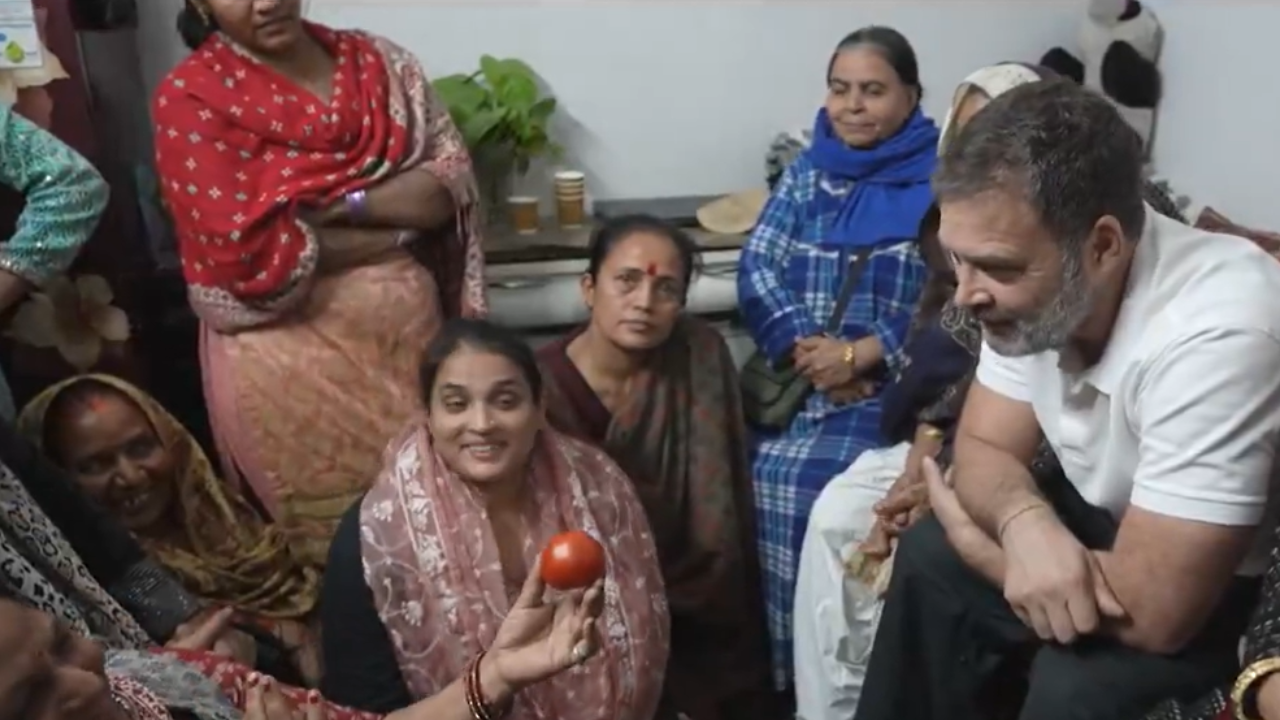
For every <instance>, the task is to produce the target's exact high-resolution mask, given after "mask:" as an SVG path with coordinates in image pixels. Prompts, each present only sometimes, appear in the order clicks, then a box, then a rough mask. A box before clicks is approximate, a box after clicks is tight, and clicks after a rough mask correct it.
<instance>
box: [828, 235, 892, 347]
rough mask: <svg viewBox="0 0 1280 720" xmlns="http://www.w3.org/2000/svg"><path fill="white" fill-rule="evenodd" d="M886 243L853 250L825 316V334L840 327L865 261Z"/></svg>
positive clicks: (829, 333)
mask: <svg viewBox="0 0 1280 720" xmlns="http://www.w3.org/2000/svg"><path fill="white" fill-rule="evenodd" d="M890 242H894V243H897V242H902V240H900V239H895V240H892V241H890ZM887 244H888V243H884V242H881V243H875V244H872V245H865V246H863V247H860V248H857V249H856V250H854V251H853V255H851V256H850V257H849V271H848V272H847V273H845V276H844V282H843V283H841V284H840V294H839V295H837V296H836V306H835V309H834V310H832V311H831V317H829V318H827V326H826V327H825V328H823V332H824V333H825V334H827V335H833V334H835V332H836V331H837V330H839V329H840V323H841V322H842V321H843V320H844V311H845V310H847V309H849V301H850V300H852V299H853V291H855V290H857V289H858V282H859V281H860V280H862V274H863V273H864V272H866V270H867V261H868V260H870V259H871V256H872V254H874V253H875V251H876V250H877V249H878V248H880V247H881V246H883V245H887Z"/></svg>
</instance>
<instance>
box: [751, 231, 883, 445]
mask: <svg viewBox="0 0 1280 720" xmlns="http://www.w3.org/2000/svg"><path fill="white" fill-rule="evenodd" d="M875 248H876V246H875V245H871V246H867V247H863V248H858V249H857V250H855V251H854V252H853V256H852V257H850V258H849V271H848V272H847V273H846V274H845V277H844V282H843V283H841V285H840V294H839V295H837V296H836V306H835V308H834V309H833V310H832V311H831V317H829V318H827V326H826V328H825V329H824V331H823V332H824V333H825V334H827V335H833V334H835V333H836V332H838V331H839V330H840V323H841V322H843V321H844V313H845V310H846V309H848V307H849V300H850V299H852V298H853V292H854V291H855V290H857V289H858V281H859V280H861V279H862V273H863V272H865V271H866V269H867V260H868V259H870V257H871V253H873V252H874V251H875ZM741 377H742V380H741V383H742V411H743V414H744V415H746V418H747V423H748V424H750V425H751V426H752V427H755V428H759V429H762V430H785V429H786V428H787V426H788V425H790V424H791V421H792V420H793V419H794V418H795V416H796V415H798V414H799V413H800V411H801V410H802V409H804V404H805V401H806V400H808V399H809V394H810V393H812V392H813V384H812V383H810V382H809V380H808V378H806V377H805V376H803V375H801V374H800V373H799V372H797V371H796V369H795V367H794V366H793V365H792V363H791V358H790V357H787V358H786V359H785V360H784V362H783V363H782V364H781V366H775V365H774V364H773V363H772V362H770V361H769V357H768V356H767V355H765V354H764V352H762V351H760V350H756V351H755V353H753V354H752V355H751V358H750V359H748V360H747V364H746V365H744V366H743V368H742V373H741Z"/></svg>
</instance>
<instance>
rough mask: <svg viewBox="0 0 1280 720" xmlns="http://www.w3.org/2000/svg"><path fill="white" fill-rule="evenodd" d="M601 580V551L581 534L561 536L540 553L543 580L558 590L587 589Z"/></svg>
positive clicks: (601, 548) (602, 563)
mask: <svg viewBox="0 0 1280 720" xmlns="http://www.w3.org/2000/svg"><path fill="white" fill-rule="evenodd" d="M602 577H604V548H603V547H601V546H600V543H598V542H596V539H595V538H593V537H591V536H590V535H588V534H586V533H584V532H582V531H581V530H570V531H569V532H562V533H560V534H559V535H556V536H555V537H553V538H551V540H550V541H549V542H548V543H547V547H546V549H544V550H543V551H542V580H543V582H545V583H546V584H548V585H550V586H551V587H553V588H555V589H557V590H573V589H575V588H585V587H590V586H591V584H592V583H594V582H595V581H597V580H599V579H600V578H602Z"/></svg>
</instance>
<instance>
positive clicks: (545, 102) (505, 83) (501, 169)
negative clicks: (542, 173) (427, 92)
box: [433, 55, 561, 220]
mask: <svg viewBox="0 0 1280 720" xmlns="http://www.w3.org/2000/svg"><path fill="white" fill-rule="evenodd" d="M433 86H434V87H435V91H436V94H437V95H439V97H440V99H441V100H442V101H443V102H444V103H445V105H446V106H447V107H448V108H449V114H450V115H452V116H453V122H454V124H455V125H457V126H458V130H459V131H460V132H461V133H462V137H463V140H464V141H465V142H466V144H467V148H468V150H470V151H471V158H472V161H473V162H474V163H475V166H476V175H477V177H478V180H479V182H480V191H481V195H482V198H481V201H482V202H483V203H485V204H486V205H487V206H488V210H487V213H488V216H489V218H490V220H493V219H496V217H497V216H499V215H500V214H501V212H502V210H503V203H504V201H505V200H506V198H507V195H508V194H509V192H510V190H511V187H512V183H513V181H514V180H515V178H516V177H522V176H524V174H525V173H527V172H528V171H529V166H530V164H531V163H532V162H533V161H534V160H535V159H537V158H539V157H542V156H549V157H558V156H559V155H560V152H561V148H560V146H559V145H557V144H556V143H555V142H552V140H551V136H550V134H549V132H548V125H549V123H550V120H551V115H552V114H553V113H555V110H556V99H555V98H554V97H544V96H542V93H541V92H540V91H539V89H538V82H537V75H536V74H535V73H534V72H533V69H532V68H530V67H529V66H528V65H527V64H526V63H525V62H524V61H522V60H517V59H515V58H506V59H499V58H495V57H493V56H492V55H485V56H483V57H481V58H480V69H479V70H477V71H475V72H473V73H471V74H469V75H463V74H457V75H447V76H445V77H441V78H439V79H437V80H436V81H435V82H434V83H433Z"/></svg>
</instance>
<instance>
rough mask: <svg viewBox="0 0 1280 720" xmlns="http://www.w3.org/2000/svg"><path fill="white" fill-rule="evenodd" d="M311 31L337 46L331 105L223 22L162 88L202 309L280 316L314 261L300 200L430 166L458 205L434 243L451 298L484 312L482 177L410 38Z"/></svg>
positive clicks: (301, 290)
mask: <svg viewBox="0 0 1280 720" xmlns="http://www.w3.org/2000/svg"><path fill="white" fill-rule="evenodd" d="M307 30H308V32H310V33H311V35H312V36H313V37H315V38H316V39H317V40H318V41H319V42H320V43H321V44H322V45H323V46H324V47H325V49H326V50H327V51H328V52H329V53H330V54H331V55H332V56H333V57H334V59H335V63H336V69H335V72H334V76H333V89H332V97H331V100H330V101H329V102H328V103H327V104H326V103H324V102H322V101H321V100H320V99H319V98H317V97H315V96H314V95H312V94H310V93H308V92H307V91H305V90H303V89H302V88H300V87H298V86H296V85H295V84H293V83H291V82H290V81H289V80H287V79H286V78H285V77H284V76H282V75H280V74H279V73H277V72H276V71H275V70H273V69H271V68H270V67H268V66H266V65H264V64H263V63H261V62H259V61H258V60H256V59H255V58H253V57H252V56H250V55H249V54H248V53H247V52H245V51H243V50H241V49H240V48H238V47H236V46H235V45H234V44H233V43H232V42H231V41H230V40H228V39H227V38H225V37H224V36H222V35H220V34H219V35H216V36H215V37H214V38H212V39H210V40H209V41H208V42H206V43H205V44H204V45H203V46H201V47H200V48H199V49H198V50H196V51H195V52H193V53H192V54H191V56H190V57H188V58H187V59H186V60H184V61H183V62H182V63H181V64H180V65H179V66H178V67H177V68H175V69H174V70H173V71H172V72H171V73H170V74H169V75H168V77H166V78H165V80H164V82H163V83H162V84H161V86H160V88H159V90H158V91H157V93H156V99H155V105H154V117H155V121H156V165H157V168H158V170H159V173H160V177H161V191H162V195H163V197H164V200H165V203H166V205H167V206H168V208H169V211H170V214H171V215H172V218H173V223H174V228H175V230H176V233H177V236H178V243H179V249H180V251H181V254H182V260H183V271H184V274H185V276H186V279H187V283H188V285H189V286H190V293H191V299H192V303H193V305H194V306H195V308H196V311H197V312H198V313H199V314H200V316H201V318H202V319H203V320H205V322H207V323H209V324H210V325H212V326H213V327H214V328H216V329H219V330H226V331H232V330H238V329H243V328H246V327H253V326H256V325H261V324H264V323H267V322H270V321H272V320H274V319H276V318H277V317H279V315H280V314H281V313H282V312H284V311H286V310H288V309H290V308H292V307H293V306H294V305H296V303H297V302H298V301H299V300H301V299H302V298H303V297H305V296H306V292H307V289H308V288H309V286H310V280H311V279H312V277H313V276H314V273H315V270H316V261H317V257H318V254H319V248H318V246H317V238H316V234H315V233H314V232H313V231H312V229H311V228H310V227H309V226H307V225H306V224H305V223H303V222H302V221H301V220H300V219H299V216H298V210H299V208H300V207H301V206H302V205H303V204H327V203H331V202H334V201H335V200H337V199H338V198H340V197H342V195H344V194H346V193H348V192H351V191H354V190H358V189H362V188H366V187H369V186H371V185H374V184H377V183H378V182H380V181H382V180H384V179H386V178H387V177H390V176H391V175H394V174H396V173H399V172H403V171H406V170H410V169H413V168H419V167H420V168H423V169H425V170H427V171H428V172H431V173H432V174H433V175H435V176H436V177H437V178H439V179H440V181H441V182H442V183H444V185H445V186H446V187H447V188H448V189H449V191H450V192H451V193H452V195H453V198H454V201H455V203H456V205H457V207H458V223H457V232H456V236H454V237H451V238H450V239H449V240H448V241H447V242H443V243H439V244H436V245H433V246H431V247H429V248H427V250H428V252H429V253H432V257H431V261H430V264H431V265H432V267H431V269H432V270H433V272H434V274H435V275H436V282H437V284H439V285H440V288H441V295H442V300H443V304H444V307H445V311H446V312H447V313H449V314H457V315H464V316H481V315H484V314H485V311H486V302H485V297H484V282H483V277H482V275H483V263H484V258H483V252H482V249H481V247H480V240H479V237H478V235H477V218H476V212H475V205H476V202H475V201H476V190H475V179H474V176H473V174H472V168H471V160H470V158H469V156H468V155H467V151H466V148H465V146H464V145H463V143H462V140H461V137H460V136H459V134H458V132H457V129H456V128H455V127H454V126H453V123H452V120H451V119H450V118H449V113H448V109H447V108H445V107H444V106H443V104H442V103H440V102H439V101H438V100H437V98H436V97H435V95H434V93H433V92H432V91H431V87H430V84H429V83H428V82H427V79H426V75H425V73H424V72H423V71H422V69H421V67H420V66H419V65H418V63H417V61H416V59H414V57H413V56H412V55H410V54H409V53H408V52H406V51H405V50H403V49H402V48H399V47H397V46H395V45H394V44H392V43H390V42H389V41H387V40H384V39H382V38H378V37H376V36H373V35H369V34H367V33H363V32H359V31H345V30H343V31H337V30H331V29H329V28H326V27H323V26H320V25H314V24H308V25H307Z"/></svg>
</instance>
